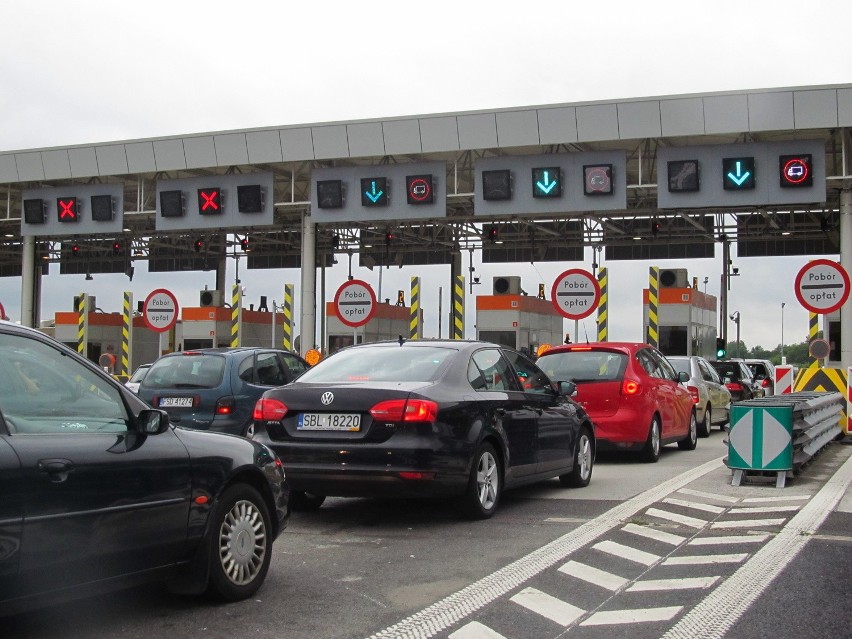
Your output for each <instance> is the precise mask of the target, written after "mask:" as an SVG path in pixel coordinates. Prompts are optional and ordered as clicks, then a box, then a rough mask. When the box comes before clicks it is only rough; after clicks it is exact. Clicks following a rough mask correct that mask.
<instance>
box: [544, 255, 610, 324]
mask: <svg viewBox="0 0 852 639" xmlns="http://www.w3.org/2000/svg"><path fill="white" fill-rule="evenodd" d="M600 297H601V287H600V286H599V285H598V281H597V279H595V276H594V275H592V274H591V273H589V272H588V271H584V270H583V269H580V268H572V269H569V270H567V271H565V272H564V273H562V275H560V276H559V277H557V278H556V280H555V281H554V282H553V288H552V289H551V290H550V299H551V300H552V301H553V306H554V308H556V310H557V311H558V312H559V313H561V314H562V315H563V316H565V317H567V318H568V319H573V320H580V319H583V318H584V317H588V316H589V315H591V314H592V312H593V311H594V310H595V309H596V308H597V307H598V301H599V300H600Z"/></svg>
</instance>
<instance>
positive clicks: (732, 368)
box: [713, 362, 742, 379]
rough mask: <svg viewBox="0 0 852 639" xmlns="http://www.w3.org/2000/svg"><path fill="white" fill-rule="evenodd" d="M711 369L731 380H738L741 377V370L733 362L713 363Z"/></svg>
mask: <svg viewBox="0 0 852 639" xmlns="http://www.w3.org/2000/svg"><path fill="white" fill-rule="evenodd" d="M713 368H715V369H716V372H717V373H719V375H721V376H722V377H730V378H731V379H739V378H740V377H741V372H742V371H741V369H740V366H739V364H736V363H734V362H715V363H714V364H713Z"/></svg>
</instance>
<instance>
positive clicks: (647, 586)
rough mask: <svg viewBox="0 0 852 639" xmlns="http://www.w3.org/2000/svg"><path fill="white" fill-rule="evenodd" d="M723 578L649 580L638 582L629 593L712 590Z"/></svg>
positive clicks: (628, 590) (631, 587) (630, 588)
mask: <svg viewBox="0 0 852 639" xmlns="http://www.w3.org/2000/svg"><path fill="white" fill-rule="evenodd" d="M720 579H721V577H718V576H716V577H684V578H683V579H649V580H647V581H637V582H636V583H635V584H633V585H632V586H630V587H629V588H628V589H627V592H654V591H659V590H694V589H696V588H710V587H711V586H713V584H715V583H716V582H717V581H719V580H720Z"/></svg>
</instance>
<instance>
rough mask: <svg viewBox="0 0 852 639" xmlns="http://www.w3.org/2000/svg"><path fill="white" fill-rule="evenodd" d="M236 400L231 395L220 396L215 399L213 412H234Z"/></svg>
mask: <svg viewBox="0 0 852 639" xmlns="http://www.w3.org/2000/svg"><path fill="white" fill-rule="evenodd" d="M236 404H237V402H236V401H235V400H234V398H233V397H220V398H219V399H217V400H216V408H215V409H214V410H213V412H214V413H215V414H216V415H230V414H231V413H233V412H234V408H236Z"/></svg>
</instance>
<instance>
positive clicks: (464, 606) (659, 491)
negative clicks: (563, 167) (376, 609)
mask: <svg viewBox="0 0 852 639" xmlns="http://www.w3.org/2000/svg"><path fill="white" fill-rule="evenodd" d="M720 468H722V457H718V458H716V459H713V460H710V461H708V462H705V463H704V464H702V465H701V466H698V467H697V468H692V469H690V470H688V471H686V472H683V473H681V474H680V475H678V476H677V477H673V478H672V479H669V480H666V481H664V482H662V483H660V484H658V485H656V486H654V487H652V488H649V489H648V490H646V491H644V492H643V493H640V494H639V495H636V496H635V497H632V498H630V499H628V500H626V501H623V502H621V503H620V504H618V505H617V506H615V507H614V508H611V509H609V510H608V511H606V512H605V513H602V514H601V515H599V516H597V517H595V518H594V519H592V520H591V521H588V522H586V523H585V524H581V525H580V526H578V527H577V528H575V529H574V530H570V531H568V532H566V533H565V534H564V535H562V536H561V537H559V538H558V539H556V540H554V541H552V542H550V543H549V544H546V545H544V546H542V547H541V548H538V549H536V550H534V551H533V552H531V553H530V554H528V555H526V556H525V557H521V558H520V559H517V560H515V561H513V562H512V563H510V564H508V565H506V566H504V567H503V568H501V569H500V570H497V571H496V572H493V573H491V574H490V575H487V576H486V577H483V578H482V579H480V580H479V581H477V582H475V583H472V584H470V585H469V586H466V587H464V588H462V589H461V590H459V591H457V592H455V593H453V594H451V595H449V596H447V597H445V598H444V599H442V600H441V601H438V602H436V603H434V604H432V605H431V606H428V607H426V608H424V609H423V610H420V611H419V612H416V613H414V614H413V615H410V616H409V617H406V618H405V619H403V620H401V621H399V622H397V623H395V624H393V625H392V626H388V627H387V628H385V629H383V630H380V631H379V632H376V633H374V634H372V635H370V639H393V638H395V637H406V638H407V639H428V638H429V637H434V636H435V635H436V634H438V633H439V632H442V631H444V630H446V629H447V628H450V627H451V626H453V625H454V624H456V623H458V622H459V621H461V620H462V619H464V618H465V617H467V616H469V615H471V614H473V613H475V612H476V611H477V610H480V609H481V608H483V607H484V606H487V605H488V604H490V603H491V602H493V601H495V600H496V599H499V598H500V597H502V596H504V595H506V594H507V593H509V592H511V591H512V590H514V589H515V588H517V587H518V586H519V585H521V584H523V583H524V582H526V581H527V580H529V579H532V578H533V577H535V576H536V575H538V574H540V573H541V572H543V571H545V570H547V569H548V568H550V567H551V566H553V565H555V564H557V563H559V562H562V561H565V559H566V558H567V557H568V556H569V555H571V554H572V553H574V552H576V551H577V550H579V549H580V548H583V547H584V546H587V545H588V544H590V543H592V542H593V541H595V540H596V539H599V538H600V537H602V536H603V535H605V534H607V533H608V532H609V531H611V530H612V529H614V528H616V527H617V526H619V525H621V522H623V521H627V520H629V519H630V518H631V517H634V516H636V515H637V514H638V513H640V512H642V511H643V510H644V509H645V508H648V507H649V506H650V505H651V504H654V503H656V502H657V501H659V500H660V499H663V498H664V497H667V496H668V495H670V494H671V493H673V492H674V491H676V490H678V489H680V488H683V487H684V486H687V485H688V484H690V483H691V482H693V481H695V480H697V479H699V478H700V477H703V476H704V475H707V474H708V473H711V472H713V471H716V470H719V469H720Z"/></svg>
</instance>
